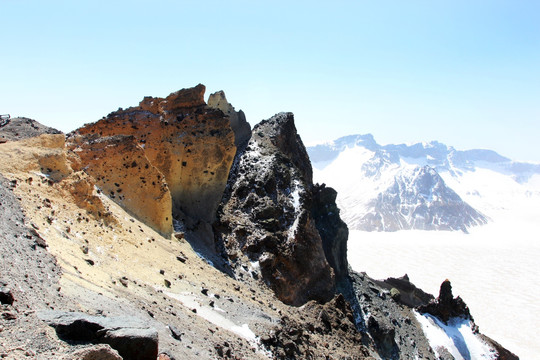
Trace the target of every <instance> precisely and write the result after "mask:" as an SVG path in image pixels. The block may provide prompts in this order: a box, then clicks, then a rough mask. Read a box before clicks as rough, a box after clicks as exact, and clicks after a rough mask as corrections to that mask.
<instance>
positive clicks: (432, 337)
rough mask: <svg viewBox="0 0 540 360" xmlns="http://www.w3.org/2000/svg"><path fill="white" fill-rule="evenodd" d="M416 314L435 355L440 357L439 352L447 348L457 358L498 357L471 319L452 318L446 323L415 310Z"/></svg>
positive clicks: (469, 359)
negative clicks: (484, 340) (472, 324)
mask: <svg viewBox="0 0 540 360" xmlns="http://www.w3.org/2000/svg"><path fill="white" fill-rule="evenodd" d="M414 315H415V316H416V319H417V320H418V322H420V324H421V325H422V329H423V330H424V334H426V337H427V339H428V340H429V345H430V346H431V348H432V349H433V351H434V352H435V356H437V357H440V355H441V354H439V352H440V351H442V349H445V350H446V351H448V352H449V353H450V354H451V355H452V356H453V357H454V359H456V360H471V359H489V360H492V359H493V360H494V359H496V358H497V353H496V351H495V350H493V349H492V348H491V347H490V346H488V345H487V344H486V343H484V342H483V341H482V339H481V338H480V336H478V335H477V334H475V333H474V331H473V329H472V327H471V321H470V320H465V319H461V318H452V319H450V320H449V321H448V324H445V323H443V322H442V321H441V320H439V319H438V318H436V317H434V316H432V315H429V314H419V313H417V312H415V313H414Z"/></svg>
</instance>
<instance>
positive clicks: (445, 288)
mask: <svg viewBox="0 0 540 360" xmlns="http://www.w3.org/2000/svg"><path fill="white" fill-rule="evenodd" d="M418 311H420V312H421V313H428V314H431V315H433V316H436V317H438V318H439V319H441V320H442V321H444V322H445V323H447V322H448V320H449V319H450V318H453V317H462V318H464V319H470V320H473V319H472V316H471V313H470V311H469V307H468V306H467V304H465V302H464V301H463V299H461V297H459V296H458V297H456V298H454V295H452V284H451V283H450V280H448V279H447V280H445V281H443V283H442V284H441V289H440V291H439V297H438V298H437V299H434V300H432V301H430V302H429V303H428V304H426V305H422V306H420V307H419V308H418Z"/></svg>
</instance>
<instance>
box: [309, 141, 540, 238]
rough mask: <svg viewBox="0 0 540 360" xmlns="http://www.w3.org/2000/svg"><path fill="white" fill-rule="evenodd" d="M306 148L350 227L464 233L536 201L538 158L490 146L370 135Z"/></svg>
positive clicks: (316, 176)
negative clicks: (384, 141)
mask: <svg viewBox="0 0 540 360" xmlns="http://www.w3.org/2000/svg"><path fill="white" fill-rule="evenodd" d="M308 153H309V155H310V158H311V161H312V163H313V167H314V179H315V181H317V182H321V183H326V184H328V185H329V186H332V187H334V188H335V189H336V190H337V191H338V199H337V201H338V205H339V206H340V208H341V211H342V217H343V219H344V220H345V222H347V224H348V225H349V227H350V228H351V229H356V230H365V231H396V230H402V229H422V230H462V231H465V232H466V231H467V229H468V228H470V227H472V226H476V225H482V224H485V223H486V222H488V221H489V220H490V219H493V218H497V217H498V216H508V214H507V213H506V212H505V210H507V209H508V208H517V207H519V208H521V210H524V213H525V214H526V213H527V211H525V210H526V209H524V208H527V207H528V206H532V207H535V208H536V207H538V206H539V205H538V204H540V201H538V200H540V164H532V163H522V162H515V161H512V160H510V159H508V158H506V157H503V156H501V155H499V154H497V153H496V152H494V151H491V150H467V151H459V150H456V149H455V148H453V147H451V146H447V145H445V144H442V143H439V142H436V141H433V142H429V143H417V144H413V145H405V144H399V145H393V144H391V145H384V146H383V145H379V144H377V142H376V141H375V139H374V138H373V136H372V135H369V134H368V135H352V136H346V137H342V138H339V139H337V140H335V141H334V142H332V143H326V144H321V145H316V146H312V147H308ZM532 199H537V200H536V201H534V200H532ZM530 213H531V214H532V213H538V212H537V211H536V210H535V211H533V212H530Z"/></svg>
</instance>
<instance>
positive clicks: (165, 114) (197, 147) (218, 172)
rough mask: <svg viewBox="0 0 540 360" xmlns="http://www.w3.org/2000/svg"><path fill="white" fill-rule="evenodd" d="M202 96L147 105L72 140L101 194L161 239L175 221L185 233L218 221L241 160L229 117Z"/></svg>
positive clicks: (187, 93) (191, 92) (193, 93)
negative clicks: (182, 225) (147, 223)
mask: <svg viewBox="0 0 540 360" xmlns="http://www.w3.org/2000/svg"><path fill="white" fill-rule="evenodd" d="M204 91H205V87H204V86H203V85H198V86H196V87H194V88H190V89H183V90H180V91H178V92H175V93H172V94H171V95H169V96H168V97H166V98H152V97H145V98H144V100H142V101H141V103H140V104H139V106H137V107H131V108H129V109H125V110H118V111H116V112H113V113H111V114H109V115H108V116H107V117H106V118H104V119H102V120H100V121H98V122H96V123H93V124H88V125H86V126H84V127H82V128H80V129H78V130H77V131H75V132H74V133H72V134H70V136H69V138H68V142H69V145H70V148H71V149H72V150H73V151H74V152H75V153H77V154H80V155H81V161H82V166H83V167H85V168H87V171H89V172H90V173H91V174H92V175H93V176H94V177H95V178H96V180H97V183H98V186H100V187H102V188H103V190H104V191H105V192H107V193H109V194H113V196H114V199H116V200H117V201H118V202H119V203H121V204H122V206H124V207H125V208H126V209H127V210H128V211H130V212H131V213H133V214H135V215H136V216H138V217H140V218H141V219H144V220H145V221H150V222H151V224H152V226H153V227H154V228H156V229H158V230H159V231H160V232H161V233H163V234H167V233H169V234H170V233H171V232H172V223H173V217H174V218H176V219H178V220H179V221H182V222H185V223H186V224H187V225H188V227H189V226H193V225H194V224H196V223H197V221H203V222H212V221H213V220H214V216H215V215H214V214H215V211H216V208H217V205H218V203H219V200H220V199H221V196H222V194H223V190H224V188H225V185H226V182H227V178H228V175H229V170H230V167H231V164H232V161H233V158H234V155H235V153H236V146H235V144H234V143H235V136H234V132H233V130H232V128H231V125H230V118H229V116H227V115H225V114H224V113H223V112H222V111H221V110H219V109H216V108H212V107H209V106H207V105H206V104H205V102H204V98H203V96H204ZM118 190H121V193H120V192H119V191H118ZM169 198H170V200H169ZM152 199H154V204H155V205H152ZM169 203H170V204H169ZM169 207H171V211H170V212H171V213H172V214H171V215H169V216H167V215H166V213H167V212H168V211H169V209H168V208H169Z"/></svg>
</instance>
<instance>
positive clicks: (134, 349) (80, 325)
mask: <svg viewBox="0 0 540 360" xmlns="http://www.w3.org/2000/svg"><path fill="white" fill-rule="evenodd" d="M38 316H39V318H40V319H41V320H43V321H45V322H46V323H47V324H49V325H50V326H52V327H54V328H55V330H56V333H57V334H58V337H59V338H61V339H62V340H64V341H68V342H73V341H75V342H88V343H93V344H108V345H110V346H111V347H112V348H113V349H115V350H116V351H118V353H119V354H120V356H122V358H124V359H131V360H155V359H156V358H157V356H158V333H157V331H156V330H155V329H152V328H149V327H148V326H146V325H145V324H144V322H142V321H141V320H140V319H138V318H134V317H116V318H107V317H102V316H92V315H87V314H84V313H79V312H63V311H43V312H41V313H39V314H38Z"/></svg>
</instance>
